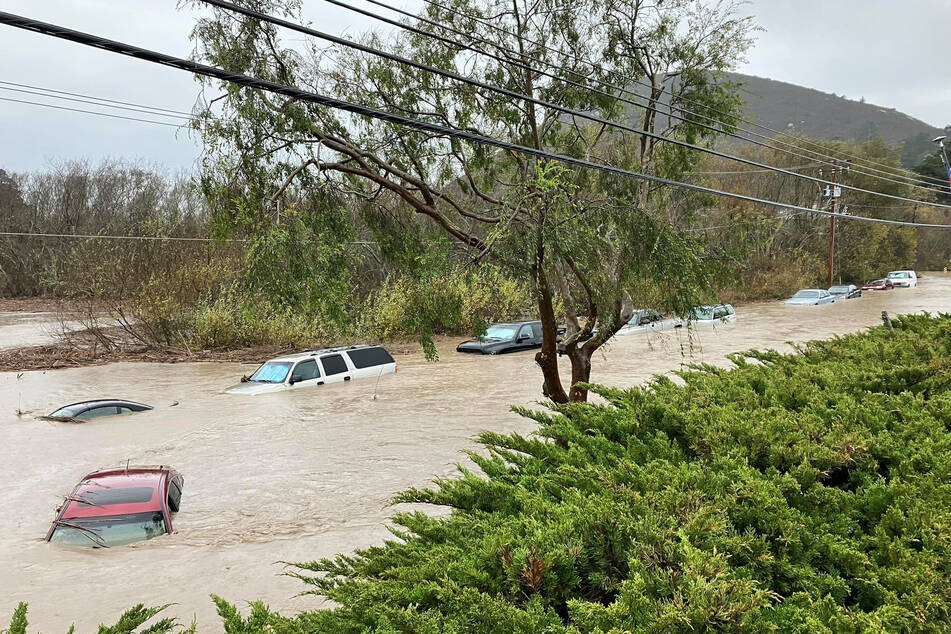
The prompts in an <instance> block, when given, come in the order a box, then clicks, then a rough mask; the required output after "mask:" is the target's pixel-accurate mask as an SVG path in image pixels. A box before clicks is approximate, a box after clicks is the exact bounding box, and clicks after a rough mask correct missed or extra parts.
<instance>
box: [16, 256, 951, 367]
mask: <svg viewBox="0 0 951 634" xmlns="http://www.w3.org/2000/svg"><path fill="white" fill-rule="evenodd" d="M949 279H951V276H949V274H947V273H941V272H935V273H925V274H923V275H922V277H921V284H922V286H921V288H924V289H926V290H925V291H924V292H925V294H927V293H928V291H927V288H928V286H929V283H930V281H935V282H937V283H938V284H941V283H942V280H949ZM907 292H908V291H906V290H904V289H897V290H894V291H885V292H884V295H880V294H879V295H876V293H874V292H870V293H866V294H865V296H864V297H863V298H859V299H857V300H847V301H843V302H838V304H839V305H842V304H849V305H852V304H851V302H855V301H858V302H864V303H868V302H869V300H871V301H872V302H876V303H882V304H883V305H887V304H894V305H895V307H896V309H897V311H898V312H906V311H908V310H911V311H915V310H922V309H924V310H927V308H921V307H920V306H917V305H915V304H914V303H913V302H912V303H908V302H904V301H903V300H906V299H909V298H910V297H909V296H904V297H903V296H902V295H901V294H902V293H907ZM892 293H894V297H892V296H891V295H890V294H892ZM913 293H915V294H917V295H920V294H921V293H920V292H919V289H913ZM889 300H897V301H889ZM779 303H780V302H778V301H755V302H748V303H738V304H735V306H736V308H737V311H738V314H739V316H740V319H741V320H742V318H743V315H744V314H748V313H749V312H757V311H759V310H761V309H762V308H763V307H765V306H772V305H778V304H779ZM906 306H907V308H906ZM51 307H55V310H63V306H62V304H61V303H60V302H59V300H56V299H51V298H27V299H7V300H0V314H2V313H4V312H11V313H27V312H29V313H43V311H41V310H39V309H41V308H45V309H49V308H51ZM853 307H854V306H853ZM789 310H798V309H797V308H793V307H790V309H789ZM891 312H892V313H893V314H894V313H895V312H896V311H895V310H893V311H891ZM45 314H46V315H47V317H48V319H49V322H50V323H51V324H58V323H60V319H61V318H60V317H59V316H57V314H55V313H45ZM100 334H102V333H100ZM104 334H106V335H107V336H108V338H109V341H110V346H103V345H101V340H100V338H99V337H98V336H96V335H95V334H93V333H92V332H89V331H83V330H79V329H77V330H72V331H70V332H69V337H68V338H64V337H62V336H61V335H58V336H55V337H52V336H51V337H50V338H51V339H55V340H52V341H50V342H48V343H44V344H42V345H25V346H24V345H10V342H8V343H7V344H6V345H5V344H4V331H3V325H2V323H0V372H19V371H30V370H55V369H61V368H76V367H84V366H92V365H103V364H106V363H116V362H122V361H139V362H145V363H185V362H191V361H204V362H222V363H254V362H261V361H262V360H264V359H268V358H272V357H275V356H279V355H281V354H284V353H287V352H293V351H295V350H298V349H300V348H299V347H298V348H292V347H286V346H276V345H275V346H255V347H242V348H219V349H186V348H176V347H167V348H157V347H148V346H143V345H142V344H141V343H140V342H138V341H135V340H134V339H132V338H131V337H128V336H126V335H125V334H124V333H123V331H122V330H121V329H120V328H118V327H112V328H109V329H107V331H106V332H105V333H104ZM468 336H469V333H464V332H460V333H456V334H455V335H452V336H451V338H453V339H464V338H467V337H468ZM346 343H351V342H336V343H333V344H325V345H326V346H329V345H343V344H346ZM377 343H383V344H384V345H386V346H387V348H388V349H390V351H391V352H392V353H394V354H412V353H414V352H416V351H417V350H419V343H418V342H417V341H413V340H407V339H405V338H403V339H397V340H389V341H382V342H377ZM321 347H323V346H321Z"/></svg>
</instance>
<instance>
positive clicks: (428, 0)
mask: <svg viewBox="0 0 951 634" xmlns="http://www.w3.org/2000/svg"><path fill="white" fill-rule="evenodd" d="M325 1H327V2H330V3H331V4H336V5H338V6H347V5H344V4H343V3H341V2H338V1H336V0H325ZM366 1H367V2H369V3H371V4H375V5H377V6H382V7H385V8H387V9H389V10H391V11H394V12H396V13H400V14H403V15H406V16H408V17H412V18H414V19H417V20H420V21H423V22H427V23H431V24H434V25H436V26H438V27H440V28H442V29H446V30H450V31H455V32H457V33H460V34H462V35H466V36H467V37H473V36H472V35H471V34H463V33H461V32H460V31H457V30H456V29H453V28H451V27H447V26H445V25H442V24H440V23H438V22H434V21H432V20H429V19H427V18H423V17H421V16H418V15H416V14H413V13H410V12H407V11H403V10H402V9H398V8H396V7H393V6H390V5H387V4H385V3H384V2H381V1H380V0H366ZM423 1H424V2H425V3H426V4H428V5H430V6H433V7H437V8H440V9H442V10H444V11H447V12H449V13H451V14H453V15H457V16H459V17H462V18H466V19H469V20H472V21H474V22H476V23H479V24H482V25H484V26H486V27H488V28H491V29H493V30H494V31H496V32H498V33H503V34H506V35H509V36H511V37H516V35H515V34H514V33H512V32H511V31H508V30H506V29H505V28H503V27H500V26H498V25H497V24H493V23H492V22H490V21H488V20H485V19H483V18H479V17H476V16H473V15H470V14H468V13H466V12H464V11H461V10H459V9H454V8H452V7H448V6H446V5H444V4H441V3H439V2H437V1H436V0H423ZM353 10H355V11H358V12H360V10H359V9H353ZM475 39H481V38H475ZM522 39H523V40H524V41H525V42H526V43H528V44H532V45H534V46H538V47H540V48H543V49H545V50H548V51H551V52H554V53H557V54H559V55H565V56H567V57H570V58H572V59H574V60H576V61H578V62H580V63H582V64H584V65H586V66H588V67H589V68H592V69H595V70H597V69H599V67H598V66H597V65H596V64H594V63H593V62H591V61H589V60H587V59H584V58H582V57H580V56H579V55H575V54H574V53H570V52H568V53H566V52H564V51H560V50H558V49H555V48H552V47H550V46H547V45H545V44H543V43H540V42H537V41H534V40H530V39H528V38H524V37H523V38H522ZM482 41H483V42H485V41H486V40H482ZM487 43H489V44H490V45H491V46H493V47H496V48H499V50H506V51H507V52H509V53H516V54H518V55H519V57H524V54H523V53H517V52H514V51H511V50H510V49H505V48H504V47H501V46H499V45H497V44H494V43H492V42H487ZM457 44H458V43H457ZM463 46H464V47H465V48H471V47H468V46H465V45H463ZM473 50H475V49H473ZM529 59H532V60H533V61H535V62H536V63H541V62H539V61H538V60H537V59H535V58H531V57H530V58H529ZM546 65H547V66H549V67H550V68H559V67H558V66H555V65H552V64H546ZM559 70H562V71H563V72H565V69H563V68H559ZM567 72H572V71H567ZM608 72H609V73H610V74H611V75H612V76H614V77H615V78H619V79H620V80H621V81H623V82H628V81H631V82H633V83H634V84H637V85H640V86H643V87H645V88H651V89H654V86H652V85H651V84H648V83H646V82H644V81H641V80H638V79H636V78H630V77H623V76H621V75H620V74H619V73H617V72H616V71H613V70H610V69H608ZM573 74H577V73H573ZM601 83H602V84H603V85H605V86H608V87H609V88H611V89H612V90H619V91H621V92H624V93H627V94H632V95H635V96H639V95H637V93H635V92H632V91H631V90H630V89H628V88H625V87H621V86H615V85H611V84H608V83H606V82H601ZM660 92H661V94H665V93H666V94H669V95H671V96H672V97H673V96H676V95H674V93H673V91H672V90H670V89H667V88H663V86H661V87H660ZM679 98H680V99H682V100H683V101H685V102H687V103H694V104H697V105H698V106H700V107H702V108H704V109H706V110H708V111H710V112H714V113H716V114H719V115H720V116H723V117H729V118H734V115H732V114H730V113H727V112H724V111H722V110H719V109H717V108H714V107H712V106H710V105H707V104H704V103H702V102H699V101H696V100H694V99H690V98H688V97H683V96H680V97H679ZM636 105H639V104H636ZM640 107H644V106H640ZM683 110H684V112H689V111H688V110H686V109H683ZM691 114H693V115H695V116H699V117H703V118H705V119H707V120H708V121H713V122H715V123H719V124H721V125H723V122H722V121H718V120H717V119H715V118H713V117H710V116H707V115H703V114H699V113H696V112H692V113H691ZM737 119H738V120H739V121H741V122H743V123H746V124H749V125H752V126H755V127H757V128H760V129H763V130H766V131H768V132H772V133H774V134H778V135H781V134H784V132H782V131H780V130H775V129H773V128H770V127H768V126H764V125H761V124H759V123H756V122H755V121H750V120H749V119H744V118H742V117H738V118H737ZM737 129H738V130H740V131H742V132H745V133H747V134H752V135H755V136H758V137H760V138H762V139H767V140H772V141H773V142H775V143H781V144H782V145H786V146H788V147H793V148H797V149H799V150H802V151H804V152H811V153H813V154H815V155H818V156H821V157H824V158H829V159H833V160H842V159H841V157H833V156H831V155H828V154H825V153H824V152H826V151H827V150H825V148H822V146H821V145H818V144H817V143H815V142H811V141H808V140H804V142H808V143H810V144H811V145H813V146H816V147H820V148H822V152H821V153H820V152H816V151H815V150H810V149H808V148H803V147H798V146H796V145H795V144H793V143H788V142H784V141H777V140H775V139H772V138H771V137H768V136H766V135H762V134H759V133H756V132H753V131H751V130H746V129H744V128H740V127H737ZM733 136H735V135H733ZM737 138H744V139H745V137H737ZM745 140H747V141H750V142H753V143H755V142H754V141H752V140H750V139H745ZM767 147H770V146H767ZM772 149H777V150H779V151H786V150H782V149H780V148H772ZM839 153H840V154H841V155H842V156H845V157H848V158H850V159H853V160H861V161H865V162H866V163H868V164H870V165H878V166H881V167H888V168H889V171H885V170H877V169H875V168H872V167H866V169H870V170H872V171H877V172H880V173H884V174H891V175H894V176H899V177H901V178H906V179H909V180H912V181H915V182H926V181H922V180H920V178H925V179H927V180H931V181H934V182H935V183H938V184H941V185H942V186H945V187H947V185H945V184H944V181H943V180H942V179H937V178H934V177H930V176H923V175H916V176H917V177H918V178H915V177H911V176H909V175H907V174H905V173H902V172H904V171H906V170H901V171H895V170H896V169H897V168H895V167H894V166H891V165H887V164H885V163H877V162H875V161H872V160H871V159H867V158H864V157H859V156H856V155H852V154H849V153H848V152H844V151H841V150H840V151H839ZM802 158H811V159H812V160H814V157H802Z"/></svg>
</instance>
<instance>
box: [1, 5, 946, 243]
mask: <svg viewBox="0 0 951 634" xmlns="http://www.w3.org/2000/svg"><path fill="white" fill-rule="evenodd" d="M0 24H7V25H9V26H13V27H16V28H19V29H23V30H27V31H32V32H35V33H40V34H42V35H49V36H51V37H56V38H59V39H63V40H67V41H70V42H75V43H78V44H83V45H85V46H91V47H93V48H98V49H100V50H104V51H109V52H112V53H118V54H120V55H126V56H128V57H134V58H136V59H142V60H145V61H149V62H152V63H156V64H161V65H163V66H168V67H171V68H177V69H179V70H184V71H188V72H191V73H194V74H196V75H202V76H205V77H213V78H215V79H219V80H222V81H225V82H229V83H233V84H237V85H240V86H246V87H248V88H256V89H259V90H263V91H266V92H272V93H275V94H279V95H284V96H285V97H290V98H292V99H299V100H301V101H305V102H309V103H314V104H317V105H320V106H325V107H328V108H332V109H337V110H343V111H346V112H350V113H353V114H357V115H361V116H365V117H369V118H372V119H376V120H379V121H385V122H387V123H392V124H395V125H400V126H404V127H408V128H412V129H415V130H421V131H424V132H432V133H435V134H438V135H442V136H448V137H453V138H457V139H460V140H463V141H468V142H471V143H478V144H482V145H487V146H490V147H496V148H499V149H503V150H507V151H510V152H516V153H522V154H527V155H530V156H535V157H538V158H542V159H546V160H551V161H557V162H560V163H564V164H566V165H573V166H575V167H582V168H586V169H594V170H599V171H603V172H607V173H611V174H617V175H619V176H627V177H630V178H636V179H640V180H644V181H648V182H652V183H657V184H659V185H667V186H670V187H677V188H680V189H686V190H690V191H696V192H701V193H706V194H711V195H715V196H722V197H725V198H732V199H734V200H743V201H746V202H750V203H756V204H761V205H767V206H770V207H777V208H780V209H786V210H789V211H805V212H808V213H812V214H817V215H823V216H837V217H841V218H843V219H848V220H854V221H857V222H874V223H880V224H889V225H898V226H914V227H928V228H936V229H951V224H924V223H915V222H907V221H902V220H888V219H884V218H867V217H863V216H853V215H845V214H838V213H832V212H829V211H825V210H816V209H809V208H807V207H801V206H799V205H791V204H786V203H781V202H777V201H774V200H765V199H762V198H755V197H753V196H746V195H744V194H737V193H734V192H727V191H722V190H718V189H713V188H710V187H704V186H701V185H694V184H691V183H683V182H680V181H675V180H671V179H668V178H663V177H660V176H655V175H652V174H642V173H640V172H636V171H633V170H628V169H624V168H620V167H615V166H613V165H607V164H603V163H597V162H593V161H589V160H586V159H580V158H575V157H572V156H566V155H563V154H555V153H552V152H548V151H545V150H539V149H536V148H532V147H528V146H524V145H519V144H516V143H510V142H508V141H502V140H500V139H496V138H494V137H488V136H485V135H482V134H478V133H474V132H469V131H466V130H458V129H454V128H448V127H445V126H441V125H438V124H435V123H430V122H428V121H420V120H418V119H414V118H411V117H406V116H403V115H399V114H395V113H392V112H387V111H384V110H379V109H377V108H372V107H369V106H364V105H362V104H356V103H352V102H349V101H344V100H342V99H337V98H335V97H329V96H327V95H322V94H320V93H316V92H306V91H303V90H301V89H299V88H294V87H291V86H286V85H283V84H278V83H275V82H272V81H268V80H264V79H259V78H256V77H249V76H248V75H243V74H240V73H233V72H230V71H226V70H223V69H221V68H217V67H214V66H209V65H207V64H202V63H199V62H193V61H191V60H187V59H181V58H179V57H174V56H172V55H167V54H165V53H159V52H157V51H152V50H149V49H144V48H140V47H138V46H134V45H131V44H126V43H123V42H117V41H115V40H109V39H106V38H102V37H98V36H95V35H91V34H88V33H83V32H81V31H76V30H73V29H69V28H66V27H61V26H57V25H55V24H50V23H48V22H41V21H39V20H33V19H30V18H25V17H22V16H18V15H15V14H11V13H7V12H4V11H0ZM476 240H477V239H476V238H471V237H469V238H468V243H470V244H474V243H475V241H476Z"/></svg>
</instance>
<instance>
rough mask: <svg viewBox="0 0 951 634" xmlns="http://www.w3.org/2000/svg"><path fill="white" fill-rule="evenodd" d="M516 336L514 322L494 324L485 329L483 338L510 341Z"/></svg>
mask: <svg viewBox="0 0 951 634" xmlns="http://www.w3.org/2000/svg"><path fill="white" fill-rule="evenodd" d="M514 337H515V326H513V325H512V324H493V325H491V326H489V328H488V329H487V330H486V331H485V336H483V337H482V338H483V339H486V340H488V339H498V340H500V341H508V340H510V339H513V338H514Z"/></svg>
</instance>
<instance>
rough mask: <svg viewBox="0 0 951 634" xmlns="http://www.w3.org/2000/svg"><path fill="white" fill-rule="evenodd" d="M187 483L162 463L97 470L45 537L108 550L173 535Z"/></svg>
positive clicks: (71, 497)
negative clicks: (174, 520) (173, 514)
mask: <svg viewBox="0 0 951 634" xmlns="http://www.w3.org/2000/svg"><path fill="white" fill-rule="evenodd" d="M184 484H185V479H184V478H183V477H182V475H181V474H180V473H178V472H177V471H175V469H173V468H171V467H167V466H161V465H160V466H130V467H120V468H118V469H102V470H100V471H93V472H92V473H90V474H89V475H87V476H86V477H85V478H83V479H82V481H80V483H79V484H77V485H76V487H75V488H74V489H73V492H72V493H71V494H70V495H69V497H68V498H67V499H66V501H65V502H64V503H63V505H62V506H61V507H60V508H59V510H58V514H57V516H56V519H55V520H53V524H52V526H50V530H49V532H48V533H47V534H46V541H48V542H57V543H62V544H71V545H73V546H92V547H93V548H108V547H110V546H122V545H124V544H131V543H132V542H137V541H142V540H146V539H152V538H153V537H158V536H159V535H164V534H166V533H171V532H172V513H176V512H178V508H179V506H180V504H181V500H182V487H183V486H184Z"/></svg>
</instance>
